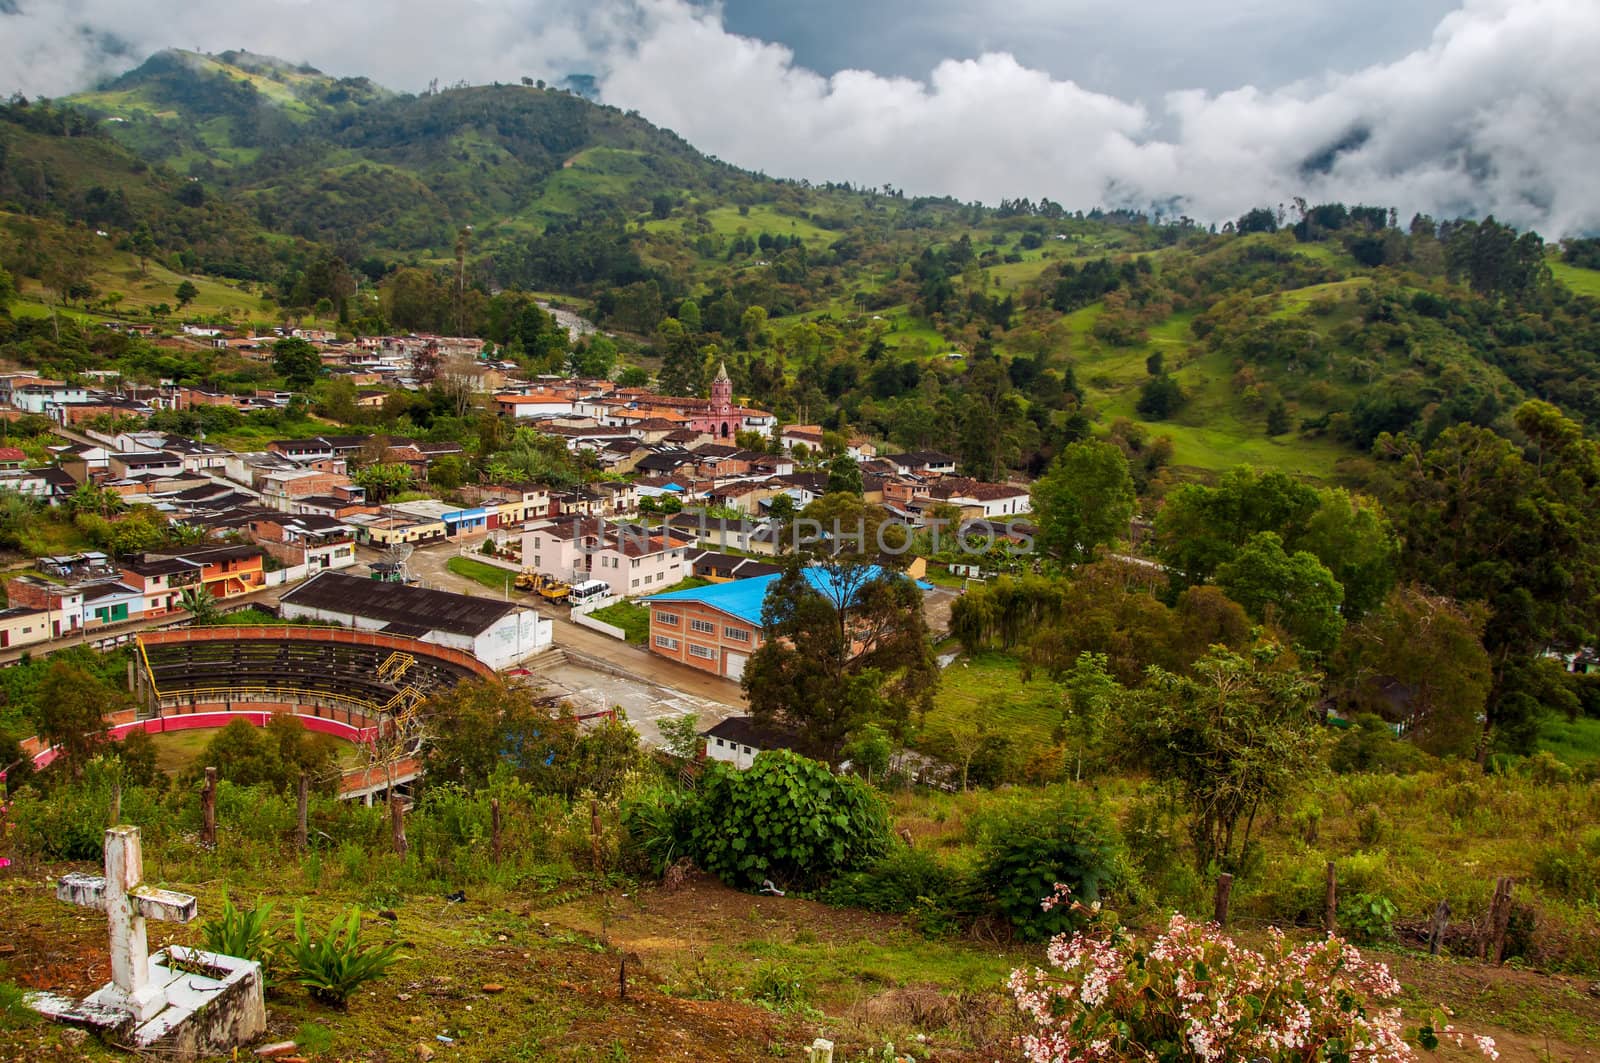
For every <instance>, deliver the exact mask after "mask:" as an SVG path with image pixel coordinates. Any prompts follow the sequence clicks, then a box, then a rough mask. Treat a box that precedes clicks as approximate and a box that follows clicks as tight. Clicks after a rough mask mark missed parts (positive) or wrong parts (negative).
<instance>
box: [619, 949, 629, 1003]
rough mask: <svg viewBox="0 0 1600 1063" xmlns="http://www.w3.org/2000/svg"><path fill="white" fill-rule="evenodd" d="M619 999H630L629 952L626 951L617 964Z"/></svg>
mask: <svg viewBox="0 0 1600 1063" xmlns="http://www.w3.org/2000/svg"><path fill="white" fill-rule="evenodd" d="M617 999H618V1000H627V999H628V954H627V953H626V952H624V953H623V954H622V956H621V958H620V961H619V962H618V964H617Z"/></svg>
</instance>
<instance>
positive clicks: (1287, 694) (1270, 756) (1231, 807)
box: [1123, 645, 1320, 871]
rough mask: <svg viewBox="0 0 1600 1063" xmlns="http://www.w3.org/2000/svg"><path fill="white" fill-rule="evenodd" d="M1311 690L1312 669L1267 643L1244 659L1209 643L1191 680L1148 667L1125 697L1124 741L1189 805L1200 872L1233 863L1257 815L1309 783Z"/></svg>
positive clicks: (1315, 740) (1314, 746)
mask: <svg viewBox="0 0 1600 1063" xmlns="http://www.w3.org/2000/svg"><path fill="white" fill-rule="evenodd" d="M1317 694H1318V686H1317V682H1316V678H1315V677H1314V676H1312V675H1308V674H1305V673H1302V672H1300V671H1298V670H1297V669H1295V668H1293V667H1290V666H1288V662H1287V659H1286V658H1285V656H1284V655H1283V653H1282V651H1281V650H1279V649H1278V648H1277V647H1275V646H1271V645H1263V646H1259V647H1257V648H1256V649H1255V650H1253V651H1252V652H1251V653H1250V654H1249V655H1248V656H1246V655H1241V654H1237V653H1234V652H1232V651H1230V650H1223V649H1217V650H1214V651H1212V652H1211V653H1209V654H1207V655H1206V656H1205V657H1203V658H1201V659H1200V660H1199V661H1197V662H1195V665H1194V675H1193V676H1192V677H1191V676H1180V675H1175V674H1173V673H1171V672H1168V671H1166V670H1165V669H1162V668H1152V669H1151V671H1150V675H1149V679H1148V680H1147V682H1146V683H1145V685H1144V686H1143V687H1142V688H1140V689H1139V690H1137V691H1133V692H1132V693H1131V694H1130V695H1129V697H1128V698H1127V699H1126V700H1125V702H1124V716H1123V724H1124V729H1123V739H1124V742H1125V746H1124V748H1125V749H1126V750H1127V751H1128V752H1129V753H1130V754H1131V755H1132V756H1133V757H1134V758H1135V759H1137V760H1138V761H1140V762H1142V763H1143V764H1144V765H1145V766H1146V767H1147V768H1149V770H1150V771H1151V772H1152V773H1153V774H1154V776H1155V777H1156V778H1159V779H1164V780H1166V781H1167V783H1168V785H1170V786H1171V787H1172V788H1173V789H1174V790H1175V791H1176V792H1177V795H1178V797H1179V798H1180V799H1181V800H1182V801H1183V803H1184V804H1185V805H1186V806H1187V807H1188V809H1189V815H1190V823H1189V834H1190V838H1191V839H1192V841H1193V843H1194V857H1195V867H1196V868H1197V869H1198V870H1200V871H1204V870H1205V869H1206V868H1207V867H1209V866H1211V865H1212V864H1219V865H1221V866H1223V867H1225V868H1233V867H1237V866H1238V863H1239V861H1240V860H1242V859H1243V857H1244V854H1245V853H1246V851H1247V850H1248V849H1249V845H1250V834H1251V832H1252V830H1253V829H1254V827H1255V819H1256V816H1257V814H1258V813H1260V811H1261V810H1262V809H1263V808H1267V807H1279V806H1280V805H1281V803H1282V802H1283V801H1284V800H1285V799H1286V798H1288V796H1289V795H1290V794H1292V793H1293V792H1294V790H1295V788H1296V787H1297V786H1299V785H1302V784H1303V783H1304V782H1305V781H1306V780H1307V778H1308V776H1309V774H1310V772H1309V770H1308V769H1309V768H1310V766H1312V765H1314V764H1315V763H1316V762H1317V758H1318V751H1319V742H1320V739H1319V731H1318V726H1317V723H1316V720H1315V717H1314V713H1313V709H1312V706H1313V703H1314V702H1315V700H1316V698H1317ZM1241 823H1242V825H1243V832H1242V833H1240V830H1239V828H1240V826H1241ZM1236 842H1237V843H1238V844H1237V845H1236V844H1235V843H1236Z"/></svg>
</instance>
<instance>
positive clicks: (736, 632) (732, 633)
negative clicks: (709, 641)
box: [722, 627, 750, 642]
mask: <svg viewBox="0 0 1600 1063" xmlns="http://www.w3.org/2000/svg"><path fill="white" fill-rule="evenodd" d="M722 634H723V637H724V638H730V639H732V640H733V641H735V642H749V641H750V632H748V631H746V630H745V629H744V628H742V627H725V628H723V629H722Z"/></svg>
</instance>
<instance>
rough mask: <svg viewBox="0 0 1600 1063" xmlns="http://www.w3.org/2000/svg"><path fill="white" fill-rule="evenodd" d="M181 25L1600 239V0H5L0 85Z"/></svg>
mask: <svg viewBox="0 0 1600 1063" xmlns="http://www.w3.org/2000/svg"><path fill="white" fill-rule="evenodd" d="M169 46H175V47H187V48H199V49H202V50H207V51H221V50H224V49H227V48H248V49H250V50H252V51H258V52H265V53H270V54H275V55H279V56H282V57H284V58H286V59H292V60H296V61H306V62H310V63H313V64H314V65H316V66H318V67H320V68H322V69H324V70H327V71H329V72H331V73H336V74H367V75H370V76H372V77H373V78H375V79H376V80H378V81H381V82H383V83H385V84H387V85H390V86H393V87H396V88H401V89H416V88H420V87H422V86H423V85H425V84H426V83H427V82H428V81H429V80H430V79H432V78H435V77H437V78H439V79H440V80H441V81H442V82H445V83H449V82H453V81H456V80H462V79H464V80H467V81H471V82H475V83H481V82H486V81H492V80H503V81H514V80H515V79H517V78H518V77H521V76H524V75H527V76H533V77H544V78H547V79H552V80H553V79H555V78H558V77H559V76H561V75H563V74H566V73H572V72H585V73H593V74H595V75H597V76H598V77H599V78H600V84H601V88H602V94H603V96H604V98H605V99H606V101H607V102H610V103H614V104H616V105H617V106H620V107H624V108H629V109H637V110H639V111H640V112H641V113H643V114H644V115H645V116H646V117H648V118H650V119H651V120H652V121H655V122H657V123H658V124H660V125H663V126H666V127H669V128H671V129H673V130H675V131H677V132H678V133H680V134H682V135H683V136H684V137H686V138H688V139H689V140H690V141H691V142H693V143H694V144H695V145H696V146H698V147H700V148H701V149H702V150H704V151H706V152H708V153H711V154H715V155H718V156H720V157H721V158H723V159H726V160H728V161H730V162H733V163H736V164H738V165H741V166H745V167H749V168H752V169H760V170H764V171H765V172H767V173H771V174H774V175H781V176H788V177H808V178H812V179H815V180H826V179H839V180H850V181H853V182H856V183H862V184H868V185H882V184H885V183H887V184H892V185H894V186H896V187H899V188H904V189H906V190H908V191H911V192H915V193H929V194H950V195H954V196H957V197H959V198H961V199H968V200H970V199H980V200H983V201H986V202H990V203H993V202H997V201H998V200H1000V199H1001V198H1003V197H1016V196H1027V197H1029V198H1033V199H1038V198H1040V197H1043V196H1048V197H1049V198H1051V199H1054V200H1056V201H1058V202H1060V203H1063V204H1064V205H1066V206H1067V207H1069V208H1089V207H1093V206H1134V207H1141V208H1147V207H1149V206H1151V205H1168V206H1169V208H1170V209H1175V210H1181V211H1183V212H1185V213H1188V214H1189V215H1191V216H1193V217H1196V218H1199V219H1201V220H1205V221H1212V220H1222V219H1226V218H1228V217H1232V216H1236V215H1237V214H1239V213H1240V212H1242V211H1243V210H1245V209H1248V208H1249V207H1251V206H1254V205H1260V204H1277V203H1280V202H1285V201H1287V200H1289V199H1290V198H1292V197H1294V196H1296V195H1304V196H1306V197H1307V198H1309V199H1312V200H1317V199H1332V198H1338V199H1343V200H1346V201H1349V202H1367V203H1377V204H1382V205H1393V206H1396V207H1398V208H1400V210H1401V212H1402V214H1403V215H1406V216H1409V214H1410V213H1411V212H1413V211H1418V210H1421V211H1429V212H1432V213H1434V214H1437V215H1456V214H1462V213H1468V214H1484V213H1494V214H1495V215H1496V216H1498V217H1500V218H1502V219H1503V220H1508V221H1512V222H1515V223H1517V224H1519V225H1523V226H1535V227H1538V228H1539V229H1540V230H1541V231H1542V232H1544V233H1545V234H1546V235H1547V236H1556V235H1560V234H1563V233H1577V232H1594V231H1600V179H1597V177H1596V176H1595V175H1596V174H1600V107H1596V106H1595V104H1594V101H1595V100H1597V99H1600V62H1597V61H1596V57H1597V56H1600V0H1399V2H1397V0H1273V2H1271V3H1268V2H1267V0H806V2H800V3H797V2H795V0H788V2H786V3H778V2H776V0H728V2H727V3H726V4H721V5H717V4H709V3H705V2H700V0H450V2H448V3H446V2H439V0H338V2H337V3H322V2H314V0H205V2H203V3H201V2H196V0H140V2H137V3H133V2H129V0H0V91H5V92H10V91H13V90H21V91H24V92H27V93H29V94H30V95H37V94H50V95H54V94H61V93H64V92H69V91H72V90H74V89H78V88H82V87H84V86H86V85H89V84H91V83H92V82H93V81H94V80H95V79H96V78H98V77H102V76H105V75H106V74H107V73H108V72H115V71H118V70H120V69H125V68H127V67H129V66H131V65H133V64H135V63H136V62H138V61H139V60H140V59H142V58H143V57H144V56H146V55H148V54H149V53H150V52H152V51H155V50H158V49H160V48H163V47H169Z"/></svg>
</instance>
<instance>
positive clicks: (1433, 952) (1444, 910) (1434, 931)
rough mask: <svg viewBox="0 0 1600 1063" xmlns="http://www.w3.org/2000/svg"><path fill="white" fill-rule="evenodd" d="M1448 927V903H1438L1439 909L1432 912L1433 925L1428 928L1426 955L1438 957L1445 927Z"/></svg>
mask: <svg viewBox="0 0 1600 1063" xmlns="http://www.w3.org/2000/svg"><path fill="white" fill-rule="evenodd" d="M1449 925H1450V902H1449V901H1440V902H1439V907H1437V908H1435V909H1434V910H1433V925H1431V926H1430V927H1428V955H1429V956H1437V955H1439V947H1440V946H1441V945H1443V944H1444V931H1445V927H1447V926H1449Z"/></svg>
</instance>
